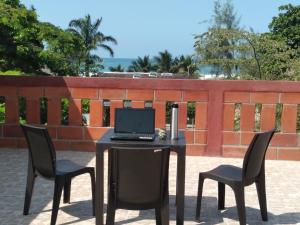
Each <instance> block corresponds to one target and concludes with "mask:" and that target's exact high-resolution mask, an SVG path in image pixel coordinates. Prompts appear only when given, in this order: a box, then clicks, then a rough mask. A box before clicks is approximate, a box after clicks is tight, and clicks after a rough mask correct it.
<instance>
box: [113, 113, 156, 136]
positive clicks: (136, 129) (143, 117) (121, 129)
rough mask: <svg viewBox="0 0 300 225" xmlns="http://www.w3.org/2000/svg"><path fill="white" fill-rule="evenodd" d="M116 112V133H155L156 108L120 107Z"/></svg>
mask: <svg viewBox="0 0 300 225" xmlns="http://www.w3.org/2000/svg"><path fill="white" fill-rule="evenodd" d="M115 112H116V113H115V133H142V134H154V132H155V110H154V109H152V108H144V109H132V108H119V109H116V111H115Z"/></svg>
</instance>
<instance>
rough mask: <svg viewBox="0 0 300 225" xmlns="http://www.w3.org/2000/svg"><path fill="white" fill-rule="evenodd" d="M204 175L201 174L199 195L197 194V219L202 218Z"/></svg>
mask: <svg viewBox="0 0 300 225" xmlns="http://www.w3.org/2000/svg"><path fill="white" fill-rule="evenodd" d="M203 183H204V177H202V176H201V173H200V174H199V183H198V196H197V208H196V220H198V221H199V220H200V213H201V212H200V211H201V201H202V191H203Z"/></svg>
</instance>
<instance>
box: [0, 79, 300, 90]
mask: <svg viewBox="0 0 300 225" xmlns="http://www.w3.org/2000/svg"><path fill="white" fill-rule="evenodd" d="M0 86H15V87H69V88H112V89H113V88H117V89H118V88H120V89H155V90H183V91H184V90H191V91H204V90H211V91H250V92H255V91H265V92H300V82H294V81H248V80H247V81H246V80H243V81H241V80H196V79H157V78H140V79H132V78H119V77H118V78H115V77H112V78H107V77H106V78H100V77H92V78H86V77H42V76H40V77H36V76H35V77H33V76H0Z"/></svg>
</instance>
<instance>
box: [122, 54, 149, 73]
mask: <svg viewBox="0 0 300 225" xmlns="http://www.w3.org/2000/svg"><path fill="white" fill-rule="evenodd" d="M152 70H154V66H153V65H152V63H151V59H150V57H149V56H148V55H146V56H144V57H143V58H141V57H138V58H137V59H136V60H134V61H133V62H132V63H131V65H130V66H129V68H128V71H131V72H150V71H152Z"/></svg>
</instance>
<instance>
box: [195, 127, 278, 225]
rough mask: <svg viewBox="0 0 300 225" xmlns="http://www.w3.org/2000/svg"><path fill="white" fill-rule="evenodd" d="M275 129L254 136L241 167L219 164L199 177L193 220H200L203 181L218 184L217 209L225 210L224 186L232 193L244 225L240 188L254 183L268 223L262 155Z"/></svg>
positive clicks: (241, 189)
mask: <svg viewBox="0 0 300 225" xmlns="http://www.w3.org/2000/svg"><path fill="white" fill-rule="evenodd" d="M274 133H275V130H271V131H268V132H264V133H259V134H255V136H254V138H253V140H252V142H251V143H250V145H249V148H248V150H247V152H246V155H245V157H244V162H243V168H239V167H235V166H231V165H221V166H218V167H217V168H215V169H213V170H210V171H207V172H203V173H200V174H199V186H198V198H197V209H196V220H199V219H200V209H201V199H202V190H203V182H204V179H206V178H209V179H212V180H215V181H218V209H219V210H222V209H224V208H225V184H227V185H228V186H230V187H231V188H232V189H233V191H234V194H235V199H236V205H237V211H238V216H239V221H240V224H241V225H244V224H246V210H245V197H244V187H245V186H248V185H251V184H253V183H254V182H255V184H256V188H257V195H258V200H259V205H260V211H261V217H262V220H263V221H267V220H268V214H267V202H266V186H265V155H266V151H267V148H268V146H269V143H270V141H271V139H272V137H273V134H274Z"/></svg>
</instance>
